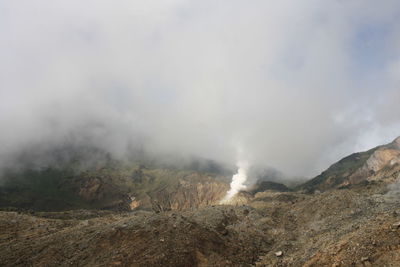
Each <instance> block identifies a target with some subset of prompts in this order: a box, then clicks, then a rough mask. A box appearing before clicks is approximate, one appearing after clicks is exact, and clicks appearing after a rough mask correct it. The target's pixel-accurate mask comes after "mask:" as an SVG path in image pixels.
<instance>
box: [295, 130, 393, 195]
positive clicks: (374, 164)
mask: <svg viewBox="0 0 400 267" xmlns="http://www.w3.org/2000/svg"><path fill="white" fill-rule="evenodd" d="M399 173H400V137H398V138H396V139H395V140H394V141H393V142H392V143H390V144H387V145H383V146H379V147H376V148H373V149H371V150H369V151H366V152H361V153H355V154H352V155H350V156H348V157H346V158H344V159H342V160H340V161H339V162H337V163H335V164H333V165H332V166H331V167H329V168H328V169H327V170H326V171H324V172H323V173H321V174H320V175H318V176H317V177H315V178H314V179H312V180H310V181H308V182H306V183H305V184H303V185H301V186H299V187H298V189H300V190H305V191H307V192H314V191H316V190H318V191H325V190H328V189H332V188H341V187H345V186H350V185H354V184H358V183H362V182H368V181H372V180H382V179H385V180H388V181H389V182H390V181H393V180H395V179H397V176H398V174H399Z"/></svg>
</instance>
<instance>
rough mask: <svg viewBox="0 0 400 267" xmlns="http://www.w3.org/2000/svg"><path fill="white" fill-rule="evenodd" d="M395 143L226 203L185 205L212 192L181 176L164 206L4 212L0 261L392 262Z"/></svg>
mask: <svg viewBox="0 0 400 267" xmlns="http://www.w3.org/2000/svg"><path fill="white" fill-rule="evenodd" d="M396 151H400V139H396V140H395V141H394V142H393V143H391V144H389V145H386V146H381V147H378V148H375V149H373V150H370V151H368V152H363V153H357V154H354V155H351V156H350V157H347V158H345V159H343V160H342V161H340V162H338V163H336V164H334V165H332V167H331V168H329V169H328V170H327V171H326V172H324V173H322V174H321V175H320V176H318V177H316V178H315V179H313V180H311V181H310V182H307V183H306V184H304V185H302V186H299V187H298V188H297V189H296V190H286V189H285V188H284V189H285V190H281V191H279V190H278V189H277V188H276V187H274V188H272V189H271V188H270V189H269V188H268V186H266V185H265V184H264V186H263V187H262V190H261V191H260V190H256V191H254V192H253V193H248V192H242V193H240V194H239V195H238V196H237V198H236V199H235V200H234V201H232V203H231V205H217V204H216V203H215V202H216V201H215V200H211V199H210V201H208V200H207V201H208V202H201V203H206V204H207V205H203V204H202V205H198V204H196V205H194V206H193V207H192V206H191V205H188V204H185V203H188V202H185V201H184V200H185V199H189V200H190V201H194V202H193V203H200V202H197V201H198V200H199V199H204V197H203V195H204V192H205V191H207V190H211V189H212V190H215V191H214V192H220V191H219V190H217V189H216V188H215V186H214V184H213V186H212V187H206V189H205V190H200V191H199V190H198V189H196V190H192V191H191V192H192V193H193V192H195V195H196V196H197V197H196V198H194V197H193V196H189V195H186V194H185V192H186V191H184V190H183V189H182V188H185V187H184V186H183V185H185V184H182V183H179V187H174V188H179V192H180V194H179V201H183V202H171V198H172V197H173V196H172V195H171V194H168V196H169V197H168V198H164V195H162V196H163V197H160V196H159V195H157V196H158V197H157V199H163V201H164V202H165V203H167V202H168V203H170V202H171V203H181V204H179V205H178V206H176V205H175V204H173V205H167V206H168V209H158V208H155V209H135V208H134V209H133V210H131V211H126V210H101V211H100V210H74V211H60V212H39V211H29V212H27V211H25V212H23V211H2V212H0V265H1V266H399V265H400V208H399V207H400V184H399V176H400V164H399V163H400V161H399V159H400V156H399V155H400V153H397V152H396ZM207 179H209V178H207ZM185 181H186V180H185ZM196 184H197V186H199V184H201V183H200V182H199V180H198V181H197V182H196ZM185 186H186V185H185ZM187 186H188V188H192V186H189V185H187ZM196 188H197V187H196ZM207 188H208V189H207ZM224 190H226V185H224ZM157 192H159V191H157ZM168 192H170V191H168ZM171 192H172V191H171ZM171 192H170V193H171ZM199 194H200V195H199ZM218 194H219V193H218ZM164 202H163V203H164ZM151 203H153V204H154V201H153V202H151ZM153 206H154V205H153ZM167 206H165V205H164V206H163V207H167ZM155 207H157V205H156V206H155Z"/></svg>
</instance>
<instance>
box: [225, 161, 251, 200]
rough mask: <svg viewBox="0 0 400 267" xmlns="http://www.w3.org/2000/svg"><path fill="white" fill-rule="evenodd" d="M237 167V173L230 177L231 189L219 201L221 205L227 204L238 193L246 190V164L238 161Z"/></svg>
mask: <svg viewBox="0 0 400 267" xmlns="http://www.w3.org/2000/svg"><path fill="white" fill-rule="evenodd" d="M237 167H238V172H237V173H236V174H235V175H233V176H232V182H231V188H230V189H229V191H228V193H226V196H225V197H224V198H223V199H222V200H221V204H228V203H229V202H230V201H231V199H232V198H233V197H234V196H235V195H236V194H237V193H239V191H241V190H244V189H246V185H245V183H246V180H247V170H248V163H247V162H245V161H239V162H238V164H237Z"/></svg>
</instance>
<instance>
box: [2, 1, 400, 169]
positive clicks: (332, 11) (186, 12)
mask: <svg viewBox="0 0 400 267" xmlns="http://www.w3.org/2000/svg"><path fill="white" fill-rule="evenodd" d="M399 15H400V2H399V1H395V0H387V1H372V0H370V1H368V0H351V1H317V0H305V1H301V2H299V1H289V0H280V1H258V0H256V1H250V2H249V1H239V0H233V1H224V0H221V1H208V0H206V1H184V0H170V1H169V0H166V1H153V0H149V1H142V2H141V1H101V0H96V1H94V0H93V1H54V0H52V1H50V0H48V1H44V0H41V1H35V2H32V1H1V2H0V33H1V34H0V58H1V62H0V129H1V131H0V144H1V147H2V148H1V150H0V166H5V165H7V164H9V163H10V159H11V158H13V155H15V154H16V153H20V152H21V151H26V150H31V149H33V147H40V148H42V149H43V148H46V149H47V148H51V147H53V146H54V147H56V146H59V145H60V144H64V143H66V142H73V143H74V142H76V143H77V144H85V145H87V146H94V147H98V148H99V149H102V150H105V151H107V152H109V153H111V154H112V155H113V156H114V157H116V158H124V157H126V156H127V155H129V154H131V153H132V151H146V153H148V154H151V155H170V154H174V155H179V156H180V157H200V158H206V159H211V160H215V161H218V162H222V163H226V164H231V165H234V164H235V163H236V162H237V161H240V160H244V161H246V162H248V163H249V164H250V165H259V166H266V167H271V168H274V169H277V170H279V171H281V172H282V173H284V174H285V175H289V176H297V177H299V176H312V175H315V174H318V173H319V172H320V171H322V170H323V169H324V168H326V167H327V166H329V165H330V164H332V163H333V162H334V161H336V160H338V159H340V158H341V157H343V156H345V155H347V154H349V153H352V152H355V151H359V150H365V149H368V148H371V147H374V146H376V145H380V144H383V143H387V142H390V141H391V140H392V139H394V138H395V137H396V136H398V135H400V119H399V114H400V106H399V105H398V103H399V102H398V101H399V100H400V93H399V92H400V90H399V84H400V79H399V77H400V76H399V74H400V24H399V23H398V21H399ZM238 151H240V153H239V152H238Z"/></svg>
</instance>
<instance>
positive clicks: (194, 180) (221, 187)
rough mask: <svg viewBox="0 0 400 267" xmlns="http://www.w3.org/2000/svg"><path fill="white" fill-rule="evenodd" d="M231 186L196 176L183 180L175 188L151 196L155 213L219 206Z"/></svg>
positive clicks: (165, 189) (153, 193)
mask: <svg viewBox="0 0 400 267" xmlns="http://www.w3.org/2000/svg"><path fill="white" fill-rule="evenodd" d="M228 189H229V185H228V184H225V183H222V182H218V181H216V180H214V179H212V178H210V177H199V176H197V175H196V174H193V175H191V176H188V177H186V178H185V179H181V180H180V181H179V184H178V185H177V186H176V187H175V188H172V189H171V188H164V189H162V190H159V191H156V192H152V193H150V194H149V196H150V199H151V206H152V209H153V210H155V211H166V210H184V209H191V208H199V207H206V206H210V205H215V204H218V203H219V202H220V201H221V199H222V198H223V197H224V196H225V194H226V192H227V191H228Z"/></svg>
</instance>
